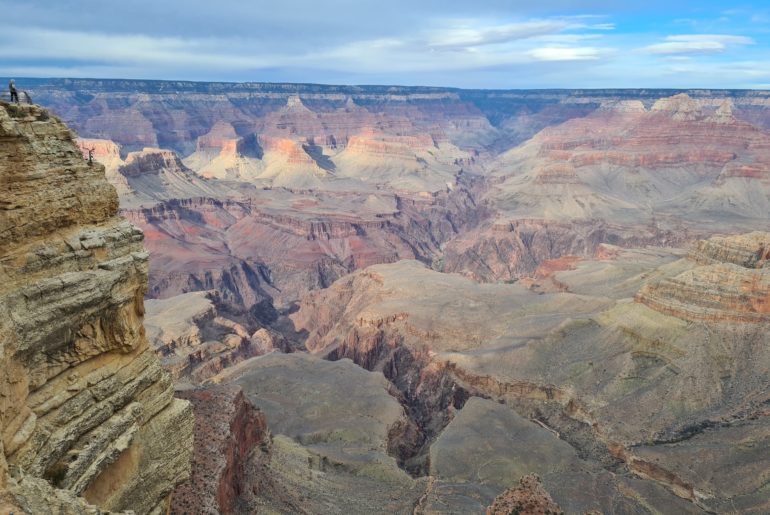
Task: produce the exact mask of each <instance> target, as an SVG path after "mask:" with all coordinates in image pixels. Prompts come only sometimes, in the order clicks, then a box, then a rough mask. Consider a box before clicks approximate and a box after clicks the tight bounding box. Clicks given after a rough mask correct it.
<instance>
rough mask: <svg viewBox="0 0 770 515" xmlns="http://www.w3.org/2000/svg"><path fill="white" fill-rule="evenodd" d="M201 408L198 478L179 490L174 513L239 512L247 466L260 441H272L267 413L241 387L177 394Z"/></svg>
mask: <svg viewBox="0 0 770 515" xmlns="http://www.w3.org/2000/svg"><path fill="white" fill-rule="evenodd" d="M177 395H178V397H180V398H182V399H186V400H189V401H190V402H191V403H192V405H193V411H194V413H195V429H194V435H195V436H194V445H195V448H194V453H193V467H192V477H191V479H190V481H189V482H187V483H185V484H183V485H180V486H179V487H177V488H176V490H174V493H173V496H172V501H171V508H170V512H171V513H176V514H187V515H192V514H203V513H221V514H223V515H227V514H231V513H235V512H236V506H237V503H238V499H239V497H240V496H241V495H242V493H244V491H245V490H246V489H247V488H249V485H248V484H247V483H248V480H247V477H246V476H247V472H246V466H247V462H248V459H249V455H250V454H251V453H252V452H253V451H254V449H256V448H257V447H258V446H267V445H269V438H270V436H269V433H268V430H267V423H266V422H265V417H264V415H262V413H260V412H259V411H258V410H256V409H255V408H254V407H253V406H252V405H251V403H250V402H249V401H248V400H247V399H246V397H245V396H244V395H243V391H242V390H241V388H240V387H238V386H216V387H207V388H202V389H198V390H190V391H185V392H180V393H178V394H177Z"/></svg>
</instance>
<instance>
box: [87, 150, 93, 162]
mask: <svg viewBox="0 0 770 515" xmlns="http://www.w3.org/2000/svg"><path fill="white" fill-rule="evenodd" d="M86 150H88V166H91V165H92V164H94V149H92V148H87V149H86Z"/></svg>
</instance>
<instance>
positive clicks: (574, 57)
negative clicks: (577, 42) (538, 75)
mask: <svg viewBox="0 0 770 515" xmlns="http://www.w3.org/2000/svg"><path fill="white" fill-rule="evenodd" d="M607 53H608V49H604V48H596V47H540V48H534V49H532V50H530V52H529V55H531V56H532V57H533V58H534V59H537V60H539V61H595V60H597V59H600V58H601V57H603V56H604V55H606V54H607Z"/></svg>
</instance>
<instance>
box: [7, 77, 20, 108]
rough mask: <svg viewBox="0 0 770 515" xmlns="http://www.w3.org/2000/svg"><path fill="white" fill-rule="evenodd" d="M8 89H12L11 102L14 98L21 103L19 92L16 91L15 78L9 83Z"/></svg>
mask: <svg viewBox="0 0 770 515" xmlns="http://www.w3.org/2000/svg"><path fill="white" fill-rule="evenodd" d="M8 89H9V90H10V91H11V102H13V101H14V100H15V101H16V103H17V104H18V103H19V92H18V91H16V82H14V80H13V79H11V81H10V82H9V83H8Z"/></svg>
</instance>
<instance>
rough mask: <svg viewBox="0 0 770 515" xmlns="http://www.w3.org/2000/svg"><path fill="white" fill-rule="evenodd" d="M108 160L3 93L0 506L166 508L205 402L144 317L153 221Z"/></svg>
mask: <svg viewBox="0 0 770 515" xmlns="http://www.w3.org/2000/svg"><path fill="white" fill-rule="evenodd" d="M117 213H118V198H117V195H116V193H115V190H114V188H113V187H112V186H110V185H109V184H108V183H107V181H106V179H105V177H104V168H103V167H102V165H99V164H97V163H93V164H92V165H89V164H88V163H87V162H86V161H85V160H84V159H83V158H82V155H81V153H80V151H79V150H78V148H77V146H76V145H75V142H74V134H73V133H72V132H71V131H70V130H69V129H68V128H67V127H66V126H65V125H64V124H63V123H62V122H61V121H59V120H58V119H56V118H55V117H53V116H51V115H49V114H48V112H47V111H45V110H44V109H41V108H40V107H37V106H34V105H32V106H26V105H24V106H12V105H8V104H4V103H0V367H2V370H3V371H4V373H3V374H2V375H0V508H7V509H9V510H11V511H13V510H17V511H18V512H26V513H54V512H55V513H95V512H96V511H95V510H109V511H123V510H133V511H134V512H136V513H137V514H140V513H162V512H163V511H165V510H166V509H167V505H168V502H169V494H170V492H171V491H172V490H173V488H174V487H175V486H176V485H177V484H179V483H181V482H183V481H185V480H187V479H188V478H189V475H190V460H191V453H192V430H193V413H192V409H191V407H190V404H189V403H188V402H187V401H183V400H179V399H174V396H173V394H174V391H173V385H172V382H171V379H170V377H169V375H168V374H167V373H166V372H164V371H163V370H162V369H161V367H160V364H159V362H158V359H157V358H156V357H155V355H154V353H153V351H152V350H151V349H150V348H149V346H148V343H147V339H146V338H145V331H144V327H143V325H142V322H143V316H144V302H143V298H144V293H145V290H146V288H147V274H148V269H147V258H148V254H147V252H146V251H145V249H144V247H143V244H142V240H143V235H142V232H141V231H140V230H139V229H137V228H136V227H134V226H132V225H131V224H130V223H128V222H127V221H126V220H124V219H123V218H121V217H119V216H118V214H117Z"/></svg>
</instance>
